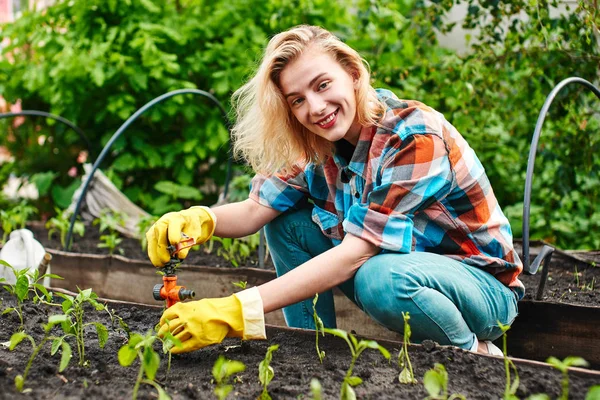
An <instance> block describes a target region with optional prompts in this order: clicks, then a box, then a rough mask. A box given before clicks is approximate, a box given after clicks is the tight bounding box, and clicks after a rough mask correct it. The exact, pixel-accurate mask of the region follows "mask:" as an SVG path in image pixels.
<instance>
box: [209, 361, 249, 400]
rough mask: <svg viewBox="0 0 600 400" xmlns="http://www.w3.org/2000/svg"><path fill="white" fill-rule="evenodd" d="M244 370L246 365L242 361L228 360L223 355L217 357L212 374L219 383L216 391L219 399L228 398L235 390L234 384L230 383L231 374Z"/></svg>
mask: <svg viewBox="0 0 600 400" xmlns="http://www.w3.org/2000/svg"><path fill="white" fill-rule="evenodd" d="M244 370H246V366H245V365H244V363H243V362H241V361H235V360H227V359H226V358H225V357H223V356H222V355H220V356H219V358H217V361H215V364H214V365H213V368H212V375H213V378H214V381H215V382H216V384H217V386H216V387H215V391H214V393H215V395H216V396H217V398H218V399H219V400H224V399H226V398H227V395H228V394H229V393H230V392H231V391H232V390H233V385H230V384H229V379H230V378H231V376H232V375H235V374H238V373H240V372H243V371H244Z"/></svg>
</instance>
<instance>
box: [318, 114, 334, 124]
mask: <svg viewBox="0 0 600 400" xmlns="http://www.w3.org/2000/svg"><path fill="white" fill-rule="evenodd" d="M334 117H335V113H332V114H331V115H330V116H329V118H327V119H326V120H325V121H321V122H319V125H327V124H328V123H330V122H331V121H333V118H334Z"/></svg>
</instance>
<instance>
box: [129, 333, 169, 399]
mask: <svg viewBox="0 0 600 400" xmlns="http://www.w3.org/2000/svg"><path fill="white" fill-rule="evenodd" d="M156 338H157V336H156V334H155V333H154V332H153V331H149V332H148V333H147V334H146V336H142V335H140V334H139V333H134V334H133V335H131V337H130V338H129V342H128V343H127V344H125V345H124V346H122V347H121V348H120V349H119V353H118V357H119V364H121V365H122V366H123V367H129V366H130V365H131V364H133V362H134V361H135V359H136V358H137V359H139V360H140V369H139V371H138V375H137V378H136V380H135V385H134V387H133V395H132V399H133V400H135V399H137V395H138V390H139V388H140V385H141V384H142V383H145V384H147V385H150V386H152V387H154V388H155V389H156V391H157V392H158V399H159V400H169V399H171V397H170V396H169V395H168V394H167V392H165V390H164V389H163V388H162V387H161V386H160V385H159V384H158V383H157V382H156V381H155V378H156V373H157V371H158V367H159V366H160V356H159V355H158V353H156V352H155V351H154V348H153V343H154V341H155V340H156ZM163 344H164V342H163ZM144 376H146V378H145V379H144Z"/></svg>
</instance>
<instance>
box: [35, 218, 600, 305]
mask: <svg viewBox="0 0 600 400" xmlns="http://www.w3.org/2000/svg"><path fill="white" fill-rule="evenodd" d="M28 229H30V230H32V231H33V233H34V236H35V238H36V239H37V240H38V241H40V243H42V245H44V247H46V248H49V249H57V250H62V245H61V243H60V239H59V237H58V234H54V235H53V237H51V238H48V232H47V230H46V228H45V227H44V225H43V224H42V223H41V222H34V223H32V224H29V225H28ZM122 240H123V241H122V242H121V244H120V245H119V247H118V249H117V251H116V252H115V254H120V255H122V256H124V257H127V258H129V259H133V260H144V261H147V260H148V255H147V254H146V252H145V251H144V250H142V247H141V244H140V242H139V241H138V240H137V239H131V238H127V237H122ZM98 243H100V233H99V232H98V227H97V226H93V225H91V224H87V225H86V230H85V236H84V237H79V236H74V239H73V245H72V248H71V249H70V251H72V252H76V253H90V254H108V250H107V249H103V248H98ZM520 246H521V243H520V241H516V247H517V251H518V252H519V254H521V248H520ZM219 247H220V244H219V243H215V244H214V248H213V249H212V251H211V252H209V251H208V246H207V245H206V244H204V245H200V246H198V247H197V248H195V249H193V250H192V251H190V252H189V254H188V257H187V258H186V260H185V264H186V265H201V266H208V267H225V268H233V267H234V265H232V263H231V262H229V261H227V260H226V259H224V258H223V257H222V256H220V255H219V254H218V251H219ZM531 250H532V254H533V255H532V261H533V257H534V256H535V255H536V254H537V253H535V249H534V245H533V244H532V245H531ZM589 254H595V253H593V252H589ZM579 258H580V257H579ZM239 267H252V268H258V267H259V263H258V253H257V252H254V253H253V254H251V256H250V257H249V258H248V259H246V260H244V262H242V263H241V264H240V265H239ZM264 268H265V269H271V270H272V269H274V267H273V263H272V261H271V258H269V257H267V260H266V262H265V266H264ZM540 278H541V269H540V271H539V272H538V273H537V274H536V275H533V276H531V275H525V274H523V275H521V277H520V279H521V280H522V281H523V284H524V285H525V288H526V294H525V299H527V300H534V299H535V297H536V294H537V288H538V285H539V282H540ZM541 300H542V301H550V302H558V303H566V304H576V305H583V306H592V307H600V263H598V264H595V263H593V262H591V261H588V262H583V261H581V260H578V259H576V258H574V257H572V256H570V255H569V254H567V253H565V252H555V253H554V254H553V256H552V259H551V263H550V269H549V273H548V280H547V282H546V285H545V290H544V294H543V297H542V299H541Z"/></svg>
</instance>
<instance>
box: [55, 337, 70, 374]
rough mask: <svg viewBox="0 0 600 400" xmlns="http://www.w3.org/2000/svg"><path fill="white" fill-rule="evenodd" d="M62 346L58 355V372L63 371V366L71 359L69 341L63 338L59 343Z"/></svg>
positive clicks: (65, 366)
mask: <svg viewBox="0 0 600 400" xmlns="http://www.w3.org/2000/svg"><path fill="white" fill-rule="evenodd" d="M61 347H62V355H61V357H60V365H59V366H58V372H63V371H64V370H65V368H67V366H68V365H69V361H71V355H72V352H71V346H70V345H69V343H67V342H66V341H64V340H63V342H62V343H61Z"/></svg>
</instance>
